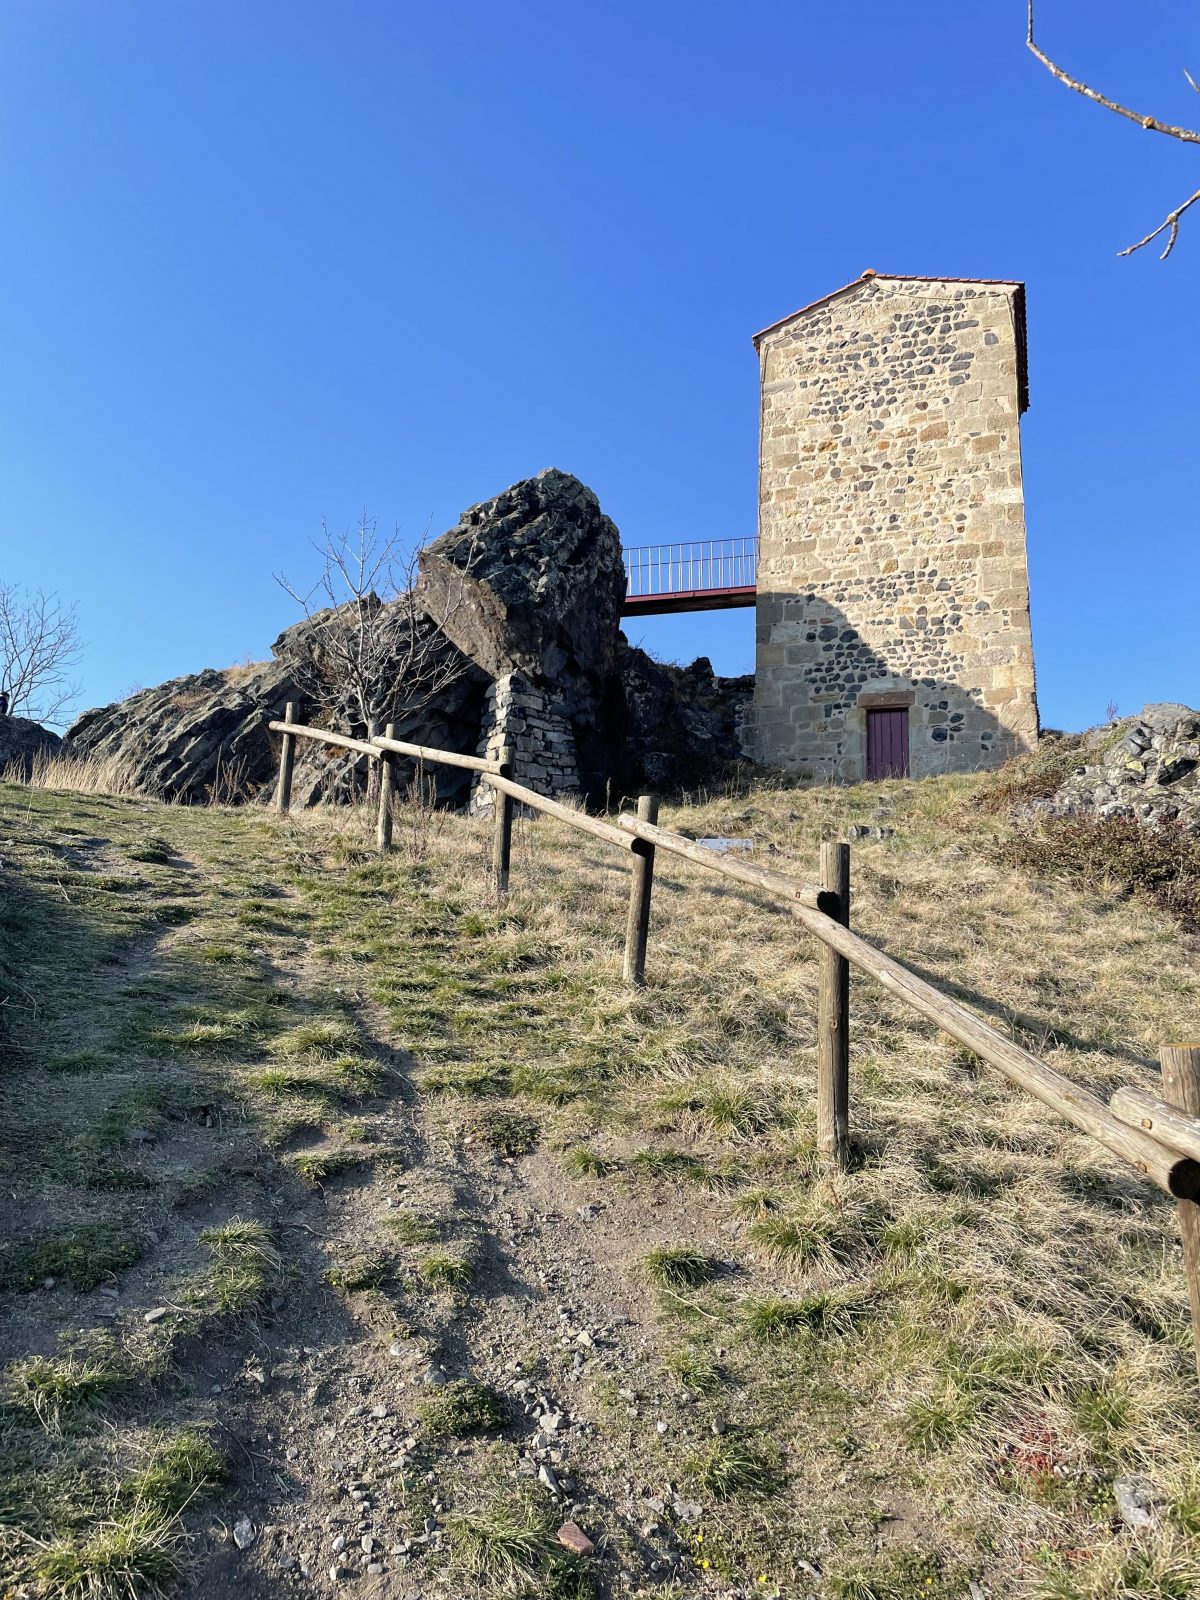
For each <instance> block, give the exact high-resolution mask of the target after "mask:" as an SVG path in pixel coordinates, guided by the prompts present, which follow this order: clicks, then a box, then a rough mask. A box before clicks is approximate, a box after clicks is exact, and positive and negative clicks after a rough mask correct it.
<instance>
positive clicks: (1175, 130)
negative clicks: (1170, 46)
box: [1025, 0, 1200, 261]
mask: <svg viewBox="0 0 1200 1600" xmlns="http://www.w3.org/2000/svg"><path fill="white" fill-rule="evenodd" d="M1028 18H1029V26H1028V31H1027V33H1026V36H1025V43H1026V44H1027V45H1028V47H1029V49H1030V50H1031V51H1032V52H1033V54H1034V55H1035V56H1036V57H1037V59H1038V60H1039V61H1040V62H1041V63H1042V65H1043V66H1044V67H1045V68H1046V70H1047V71H1048V72H1049V73H1051V74H1052V75H1053V76H1054V77H1055V78H1057V79H1058V81H1059V82H1060V83H1064V84H1066V86H1067V88H1068V89H1074V90H1075V92H1076V94H1081V95H1083V96H1084V97H1085V99H1088V100H1094V101H1095V103H1096V104H1097V105H1100V106H1104V107H1105V109H1106V110H1108V111H1115V112H1116V114H1117V115H1118V116H1119V117H1127V118H1128V119H1129V121H1130V122H1136V123H1137V125H1138V127H1139V128H1145V129H1147V130H1149V131H1150V132H1151V133H1163V134H1166V135H1167V137H1168V138H1170V139H1179V140H1181V141H1182V142H1183V143H1184V144H1200V132H1197V131H1196V130H1195V129H1194V128H1184V127H1179V126H1177V125H1176V124H1174V123H1170V122H1160V121H1159V119H1158V118H1157V117H1148V116H1144V115H1143V114H1142V113H1141V112H1139V111H1134V110H1133V109H1132V108H1131V107H1129V106H1123V105H1122V104H1121V102H1120V101H1119V100H1110V99H1109V98H1108V96H1107V95H1104V94H1101V93H1100V91H1099V90H1098V89H1093V88H1090V87H1089V85H1087V84H1086V83H1082V82H1081V81H1080V80H1079V79H1078V78H1074V77H1072V76H1071V74H1070V73H1069V72H1066V71H1064V69H1063V68H1062V67H1060V66H1059V65H1058V63H1057V62H1056V61H1052V60H1051V59H1050V57H1049V56H1048V55H1047V54H1046V52H1045V51H1044V50H1043V49H1042V48H1041V46H1040V45H1038V44H1037V42H1036V41H1035V39H1034V37H1033V0H1028ZM1184 77H1185V78H1186V79H1187V81H1188V82H1189V83H1190V84H1191V86H1192V88H1193V89H1197V92H1198V93H1200V89H1198V88H1197V84H1196V80H1195V79H1194V78H1193V77H1192V75H1191V73H1190V72H1188V71H1186V70H1185V72H1184ZM1197 200H1200V190H1197V192H1196V193H1195V194H1194V195H1192V196H1191V198H1190V199H1187V200H1185V201H1184V202H1183V204H1182V205H1181V206H1177V207H1176V208H1175V210H1174V211H1172V212H1170V213H1169V214H1168V215H1167V216H1166V217H1165V218H1164V219H1163V221H1162V222H1160V223H1159V225H1158V227H1157V228H1155V229H1154V230H1153V231H1152V232H1151V233H1148V234H1147V235H1146V237H1145V238H1144V239H1139V240H1138V241H1137V243H1136V244H1131V245H1128V246H1127V247H1126V248H1125V249H1124V250H1119V251H1118V252H1117V254H1118V255H1122V256H1131V255H1132V254H1133V253H1134V251H1135V250H1141V249H1142V248H1143V247H1144V246H1145V245H1148V244H1150V243H1151V241H1152V240H1154V239H1157V238H1158V237H1159V236H1160V234H1163V233H1166V234H1167V245H1166V249H1165V250H1164V251H1163V252H1162V255H1161V256H1160V257H1159V260H1160V261H1165V260H1166V259H1167V257H1168V256H1169V255H1170V254H1171V251H1172V250H1174V248H1175V244H1176V241H1177V240H1178V238H1179V219H1180V217H1181V216H1182V215H1183V214H1184V212H1185V211H1186V210H1187V209H1188V207H1189V206H1193V205H1195V203H1196V201H1197Z"/></svg>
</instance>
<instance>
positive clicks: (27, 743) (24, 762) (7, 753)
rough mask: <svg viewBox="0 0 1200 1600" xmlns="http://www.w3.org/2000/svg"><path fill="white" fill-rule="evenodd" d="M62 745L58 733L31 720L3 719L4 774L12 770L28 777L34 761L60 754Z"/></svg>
mask: <svg viewBox="0 0 1200 1600" xmlns="http://www.w3.org/2000/svg"><path fill="white" fill-rule="evenodd" d="M61 746H62V740H61V739H60V738H59V736H58V734H56V733H51V732H50V729H49V728H43V727H42V725H41V723H40V722H30V720H29V718H28V717H0V773H3V772H5V771H12V772H14V773H19V774H20V776H21V777H22V778H28V776H29V774H30V772H31V770H32V768H33V763H34V759H35V757H37V756H40V755H47V756H54V755H57V754H58V752H59V749H60V748H61Z"/></svg>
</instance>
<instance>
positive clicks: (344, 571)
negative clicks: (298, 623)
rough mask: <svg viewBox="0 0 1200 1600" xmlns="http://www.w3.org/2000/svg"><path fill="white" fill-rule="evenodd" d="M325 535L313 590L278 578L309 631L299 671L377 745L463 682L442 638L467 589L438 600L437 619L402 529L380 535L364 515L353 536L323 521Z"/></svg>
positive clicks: (309, 688)
mask: <svg viewBox="0 0 1200 1600" xmlns="http://www.w3.org/2000/svg"><path fill="white" fill-rule="evenodd" d="M321 532H322V537H321V540H320V541H319V542H317V541H314V544H313V548H314V549H315V550H316V552H317V554H318V556H319V557H320V559H321V572H320V576H319V577H318V578H317V581H316V583H314V584H313V586H312V588H311V589H309V590H307V591H306V592H305V591H301V590H300V589H298V588H296V587H295V586H294V585H293V584H292V583H290V582H289V581H288V579H287V578H286V577H285V576H284V575H283V574H282V573H276V575H275V581H276V582H277V583H278V584H279V585H280V586H281V588H282V589H283V590H284V591H285V592H286V593H287V594H289V595H290V596H291V597H292V599H293V600H294V601H295V602H296V603H297V605H299V606H300V607H301V608H302V610H303V611H304V614H305V616H306V617H307V618H308V619H309V623H310V627H309V629H308V630H307V632H306V634H305V636H304V638H303V641H302V644H301V648H300V651H299V653H298V654H297V656H296V657H295V658H294V659H295V664H296V667H297V669H298V671H299V673H300V675H301V678H302V682H301V687H302V688H303V689H304V691H305V692H306V693H308V694H311V695H312V696H313V697H314V698H315V699H317V700H318V701H323V702H325V703H326V704H327V705H329V707H330V709H331V710H333V709H336V708H337V707H338V706H339V705H345V706H346V707H347V709H348V710H349V712H350V715H351V717H352V718H353V719H354V720H355V721H356V722H357V723H358V724H359V725H360V726H361V727H362V728H363V729H365V730H366V735H367V737H368V738H374V736H375V735H376V734H378V733H382V732H383V730H384V728H385V727H386V726H387V724H388V723H389V722H391V721H393V720H396V715H397V713H399V712H403V714H404V715H406V716H410V715H412V714H413V713H415V712H417V711H420V710H421V708H422V707H423V706H425V705H427V704H428V703H429V702H430V701H431V700H433V699H434V698H435V697H436V696H437V695H439V694H440V693H441V692H442V691H443V690H444V689H446V688H448V687H449V686H450V684H452V683H453V682H454V681H455V679H457V678H459V677H460V676H461V675H462V672H463V670H464V660H463V657H462V656H461V655H460V653H459V652H458V651H457V650H456V649H454V648H453V647H452V646H450V644H449V642H448V640H447V639H446V637H445V635H444V634H443V633H442V631H441V629H442V626H443V624H444V623H445V622H446V621H448V620H449V616H450V612H451V610H452V609H455V608H457V606H458V605H459V604H460V603H461V600H462V582H461V581H460V582H459V583H458V585H457V587H453V588H452V590H451V593H450V596H449V598H448V599H446V600H445V601H444V602H442V609H443V610H444V612H445V614H444V615H441V614H439V615H437V616H431V615H430V614H429V612H428V610H427V609H426V607H425V606H424V605H422V604H420V603H419V602H418V599H417V594H416V582H417V576H418V564H417V563H418V557H419V554H420V551H419V550H417V549H412V550H406V549H405V547H404V545H403V544H402V542H401V539H400V530H399V528H397V529H395V530H394V531H393V532H392V533H391V534H390V535H387V536H385V535H382V534H381V533H380V532H379V527H378V522H377V520H376V518H374V517H371V516H368V515H367V513H366V512H364V513H363V515H362V516H361V518H360V519H359V522H358V526H357V527H356V528H353V529H350V530H348V531H347V532H345V533H340V534H334V533H331V532H330V529H329V525H328V523H325V522H323V523H322V524H321ZM465 576H466V573H465V571H464V573H463V579H465Z"/></svg>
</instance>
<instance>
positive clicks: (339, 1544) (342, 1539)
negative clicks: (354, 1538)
mask: <svg viewBox="0 0 1200 1600" xmlns="http://www.w3.org/2000/svg"><path fill="white" fill-rule="evenodd" d="M329 1548H330V1549H331V1550H332V1551H333V1553H334V1555H335V1556H340V1555H341V1553H342V1551H343V1550H344V1549H345V1548H346V1535H345V1534H344V1533H339V1534H338V1536H337V1538H336V1539H335V1540H334V1541H333V1543H332V1544H331V1545H330V1547H329Z"/></svg>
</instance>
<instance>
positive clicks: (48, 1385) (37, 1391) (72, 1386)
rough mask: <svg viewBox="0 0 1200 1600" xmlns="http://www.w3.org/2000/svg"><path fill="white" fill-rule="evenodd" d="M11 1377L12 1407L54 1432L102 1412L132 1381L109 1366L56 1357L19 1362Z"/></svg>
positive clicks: (42, 1357)
mask: <svg viewBox="0 0 1200 1600" xmlns="http://www.w3.org/2000/svg"><path fill="white" fill-rule="evenodd" d="M8 1378H9V1383H10V1387H11V1395H12V1404H13V1405H14V1406H15V1407H16V1408H17V1409H18V1410H23V1411H27V1412H29V1413H31V1414H32V1415H33V1416H34V1417H36V1418H37V1420H38V1422H40V1423H41V1425H42V1426H43V1427H44V1428H48V1429H51V1430H56V1429H58V1428H60V1427H61V1426H62V1425H63V1424H64V1423H68V1422H78V1421H80V1420H81V1419H82V1418H83V1417H84V1416H85V1415H86V1414H87V1413H88V1412H95V1411H99V1410H100V1409H101V1408H102V1407H103V1406H104V1405H105V1403H106V1402H107V1401H108V1400H111V1399H112V1398H113V1397H114V1396H115V1395H117V1394H119V1393H120V1392H121V1390H122V1389H124V1388H125V1387H126V1386H127V1384H128V1382H129V1379H128V1375H127V1374H126V1373H124V1372H121V1371H119V1370H118V1369H117V1368H116V1367H115V1366H113V1365H111V1364H110V1363H107V1362H104V1361H101V1360H98V1359H95V1358H89V1359H86V1360H77V1359H76V1358H74V1357H69V1358H67V1359H65V1360H64V1359H61V1358H59V1357H55V1356H30V1357H28V1359H27V1360H25V1361H19V1362H17V1363H16V1364H15V1365H14V1366H11V1367H10V1368H9V1369H8Z"/></svg>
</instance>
